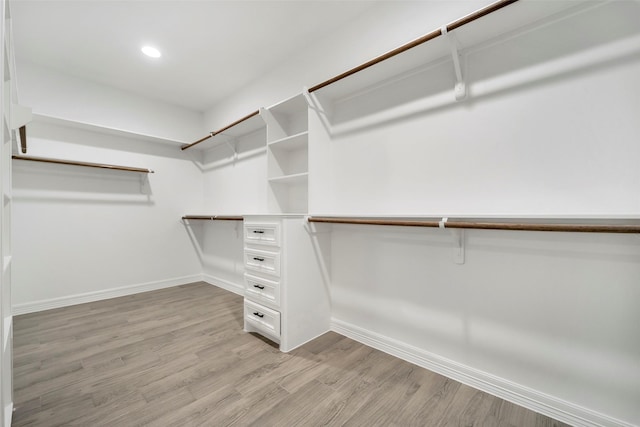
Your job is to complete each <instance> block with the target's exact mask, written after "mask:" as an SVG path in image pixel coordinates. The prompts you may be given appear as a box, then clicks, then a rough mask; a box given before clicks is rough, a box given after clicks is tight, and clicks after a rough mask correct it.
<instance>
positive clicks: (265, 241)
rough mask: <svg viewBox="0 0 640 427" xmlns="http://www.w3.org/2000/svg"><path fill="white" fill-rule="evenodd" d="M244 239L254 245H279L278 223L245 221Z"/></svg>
mask: <svg viewBox="0 0 640 427" xmlns="http://www.w3.org/2000/svg"><path fill="white" fill-rule="evenodd" d="M244 241H245V242H246V243H248V244H254V245H269V246H280V224H278V223H255V222H253V223H252V222H250V223H247V224H245V225H244Z"/></svg>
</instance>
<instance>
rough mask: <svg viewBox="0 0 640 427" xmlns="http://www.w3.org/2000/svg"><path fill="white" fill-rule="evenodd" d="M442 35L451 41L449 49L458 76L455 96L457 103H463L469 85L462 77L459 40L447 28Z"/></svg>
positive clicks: (454, 88) (444, 28)
mask: <svg viewBox="0 0 640 427" xmlns="http://www.w3.org/2000/svg"><path fill="white" fill-rule="evenodd" d="M441 31H442V35H443V36H445V37H446V38H447V39H448V40H449V48H450V49H451V59H453V70H454V72H455V75H456V84H455V85H454V87H453V94H454V96H455V97H456V101H462V100H463V99H465V98H466V97H467V85H466V82H465V81H464V77H463V75H462V66H461V65H460V53H459V48H458V39H457V38H456V36H455V34H454V33H451V32H449V31H448V30H447V26H446V25H445V26H443V27H442V29H441Z"/></svg>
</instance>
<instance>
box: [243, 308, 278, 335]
mask: <svg viewBox="0 0 640 427" xmlns="http://www.w3.org/2000/svg"><path fill="white" fill-rule="evenodd" d="M244 320H245V329H247V330H249V331H250V332H251V331H252V330H253V331H255V332H259V333H262V334H266V335H267V336H269V337H272V338H275V339H276V340H279V338H280V312H279V311H276V310H272V309H270V308H268V307H265V306H264V305H260V304H257V303H255V302H253V301H250V300H248V299H245V300H244Z"/></svg>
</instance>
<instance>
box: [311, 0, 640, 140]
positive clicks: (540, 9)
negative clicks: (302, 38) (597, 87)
mask: <svg viewBox="0 0 640 427" xmlns="http://www.w3.org/2000/svg"><path fill="white" fill-rule="evenodd" d="M495 5H498V6H500V7H499V8H496V9H495V10H492V11H490V12H489V13H485V14H480V13H476V14H472V15H470V17H469V19H466V18H461V19H460V20H458V21H455V22H454V23H451V24H449V25H445V26H443V27H442V28H441V29H436V30H434V31H432V32H431V33H429V34H427V35H426V36H424V37H425V40H426V41H421V40H420V39H417V41H413V42H411V43H408V44H407V45H404V46H402V47H400V48H398V49H395V50H394V51H391V52H388V53H387V54H385V55H381V56H380V57H378V58H383V59H382V60H381V61H380V62H377V59H378V58H376V59H374V60H372V61H369V62H368V63H365V64H363V65H361V66H359V67H356V68H354V69H352V70H357V71H356V72H353V73H352V72H351V71H352V70H350V71H348V72H345V73H343V74H342V75H340V76H336V77H334V78H333V79H330V80H328V81H327V82H329V83H328V84H327V82H324V83H321V84H319V85H316V86H314V87H312V88H310V89H309V91H310V92H312V94H313V96H312V98H313V99H315V100H316V102H319V103H320V104H322V107H323V108H321V110H322V111H324V112H325V114H326V118H327V119H328V123H329V125H331V126H332V129H333V131H335V132H339V131H340V130H348V129H349V126H344V125H345V124H346V123H348V122H356V121H357V120H359V119H361V118H362V117H364V116H368V117H369V118H370V120H369V121H368V122H367V123H364V122H363V123H361V125H362V126H364V125H366V124H371V123H380V121H381V120H382V119H384V118H385V117H386V116H385V115H384V114H387V115H388V114H389V113H391V115H395V117H397V116H399V115H401V114H403V115H407V114H411V113H417V112H421V111H426V110H428V109H431V108H437V107H440V106H443V105H446V104H451V103H454V102H455V100H456V99H462V98H463V97H464V96H462V97H460V98H458V97H456V96H454V93H455V92H454V88H455V87H456V84H457V83H463V84H464V85H466V86H467V87H469V88H470V89H471V90H469V88H467V89H466V92H465V93H468V94H470V96H471V97H474V98H477V97H479V96H482V95H484V94H488V93H492V92H494V91H497V90H501V89H508V88H509V87H511V86H513V85H516V84H525V83H529V82H530V81H534V80H536V79H542V78H545V77H549V76H550V75H555V74H561V73H563V72H568V71H573V70H575V69H579V68H581V67H582V68H585V67H589V66H591V65H595V64H597V63H599V62H602V61H604V60H607V59H608V58H610V57H611V56H612V55H615V54H621V55H622V54H624V50H625V49H624V48H623V49H617V48H618V47H619V46H618V45H617V44H616V43H622V42H625V41H631V42H633V41H636V43H635V46H634V47H631V48H627V52H629V51H630V50H632V49H635V50H634V52H635V51H637V50H638V46H637V45H638V43H637V40H636V39H637V37H636V36H638V35H639V34H640V26H638V24H637V23H638V20H639V19H640V3H638V2H633V1H606V2H601V1H600V2H594V1H589V0H556V1H525V0H520V1H516V2H498V3H495V4H494V6H495ZM471 18H473V19H471ZM614 44H615V46H613V45H614ZM612 46H613V47H612ZM598 48H600V51H596V50H597V49H598ZM618 50H619V51H620V52H616V51H618ZM580 55H582V56H580ZM563 60H564V62H563V63H562V64H560V62H562V61H563ZM456 62H459V64H456ZM365 65H366V66H365ZM518 73H519V74H518ZM495 81H499V82H500V83H501V84H502V86H500V85H498V84H495ZM510 85H511V86H510ZM382 113H384V114H382ZM391 118H392V117H391Z"/></svg>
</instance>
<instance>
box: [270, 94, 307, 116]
mask: <svg viewBox="0 0 640 427" xmlns="http://www.w3.org/2000/svg"><path fill="white" fill-rule="evenodd" d="M307 107H308V104H307V100H306V99H305V97H304V95H303V94H301V93H299V94H297V95H294V96H292V97H290V98H287V99H285V100H283V101H280V102H278V103H277V104H274V105H272V106H271V107H268V108H267V110H269V111H270V112H271V113H275V114H279V115H284V116H290V115H294V114H298V113H299V112H300V111H304V110H306V109H307Z"/></svg>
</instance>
